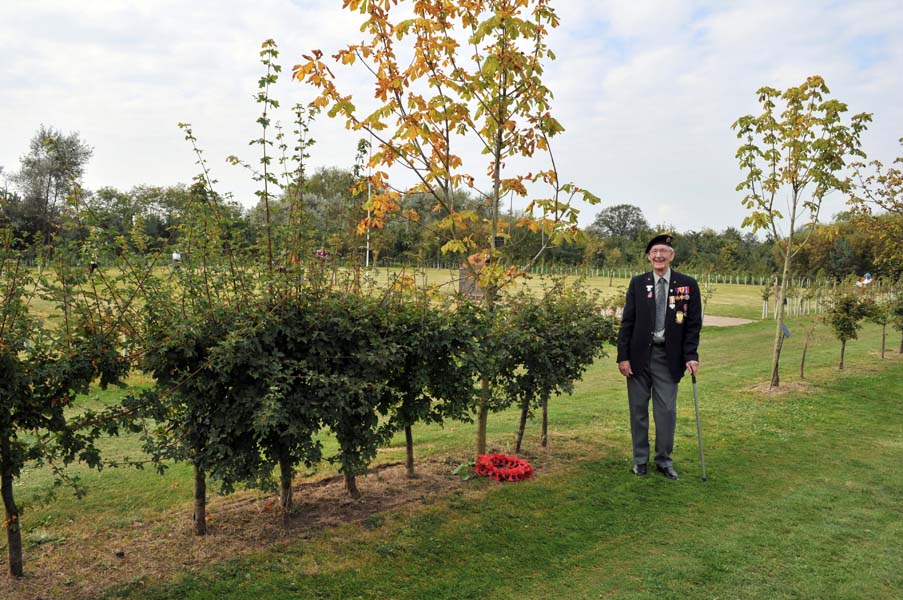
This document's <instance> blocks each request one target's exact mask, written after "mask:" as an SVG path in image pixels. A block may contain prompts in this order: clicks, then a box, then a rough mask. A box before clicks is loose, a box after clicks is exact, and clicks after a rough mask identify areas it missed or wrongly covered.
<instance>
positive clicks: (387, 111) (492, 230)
mask: <svg viewBox="0 0 903 600" xmlns="http://www.w3.org/2000/svg"><path fill="white" fill-rule="evenodd" d="M345 6H346V7H347V8H348V9H349V10H360V11H361V12H363V13H365V15H366V21H365V22H364V25H363V27H362V31H364V32H365V34H366V35H367V36H368V39H367V40H365V41H364V42H362V43H360V44H355V45H351V46H348V47H346V48H345V49H343V50H341V51H339V52H338V53H337V54H335V56H334V58H335V59H336V61H338V62H340V63H341V64H343V65H353V64H355V63H358V64H362V65H363V66H364V69H366V70H367V71H368V72H369V73H370V74H371V75H372V77H373V83H374V97H375V98H376V100H377V106H376V108H375V109H374V110H372V111H370V112H369V113H366V114H362V111H359V110H358V109H357V107H356V106H355V104H354V103H353V102H352V98H351V96H350V95H347V94H343V93H342V92H341V91H340V90H339V89H338V87H337V86H336V84H335V78H334V76H333V73H332V71H331V69H330V68H329V67H328V66H327V64H326V63H325V62H324V60H323V53H322V52H321V51H319V50H317V51H314V52H312V53H311V54H310V55H309V56H306V57H305V62H304V63H302V64H299V65H296V66H295V67H294V69H293V75H294V77H295V78H296V79H298V80H302V81H306V82H308V83H310V84H311V85H313V86H315V87H316V88H317V89H318V90H320V95H319V96H318V97H317V98H316V99H315V100H314V104H315V105H317V106H319V107H322V108H328V109H329V114H330V116H340V117H342V118H344V119H345V121H346V124H347V126H348V127H349V128H351V129H353V130H356V131H361V130H362V131H366V132H368V133H369V134H370V135H372V136H373V138H374V139H375V140H376V143H377V145H376V148H375V152H374V153H373V156H372V158H371V160H370V165H371V166H372V167H373V168H374V169H375V170H374V171H373V173H372V175H371V176H370V178H369V184H370V185H371V187H372V189H373V190H374V191H375V193H374V194H373V196H372V198H371V201H370V203H369V206H368V209H369V210H370V214H369V216H368V217H367V218H365V219H364V221H363V222H362V228H363V229H366V228H371V227H376V228H381V227H383V226H384V224H385V222H386V219H387V218H388V216H389V215H390V214H392V213H393V212H396V211H397V209H398V207H399V200H400V198H401V197H402V196H403V195H406V194H410V193H422V194H427V195H429V196H430V197H431V198H432V200H433V202H434V207H433V210H434V211H435V212H437V213H439V214H441V217H442V218H441V220H440V221H439V223H438V225H437V229H438V230H439V231H440V232H441V233H442V235H443V237H444V239H445V241H444V243H443V244H442V251H443V252H446V253H448V252H460V253H463V254H465V255H469V254H479V255H481V256H482V259H481V260H479V261H473V262H471V261H468V263H467V265H468V266H467V268H468V269H469V270H470V276H471V277H472V278H473V279H474V280H475V281H479V285H480V287H481V288H482V289H483V291H484V293H483V295H482V296H481V298H482V301H483V302H484V303H485V304H486V305H487V306H488V307H492V306H493V305H494V303H495V302H496V299H497V296H498V293H499V290H500V289H501V288H502V287H503V286H504V285H506V284H507V283H508V282H510V281H511V280H512V279H513V278H514V277H516V276H517V274H518V273H519V272H520V271H521V270H520V269H517V268H513V269H512V268H508V267H507V266H506V265H504V264H502V262H501V252H500V251H499V247H500V246H501V245H502V244H503V240H504V239H505V237H506V235H505V231H504V230H503V229H502V228H501V227H500V225H501V223H502V220H501V209H502V207H503V200H505V199H506V198H509V197H511V196H517V197H525V196H527V195H528V194H529V191H528V186H530V185H531V184H542V183H545V184H548V185H549V186H551V190H552V194H551V196H550V197H546V198H537V199H534V200H532V201H531V202H530V203H529V204H528V206H527V212H528V213H532V212H534V211H536V212H539V213H541V214H542V218H541V219H535V220H532V221H530V223H531V224H532V226H534V227H540V228H542V229H543V230H544V231H545V236H544V237H543V240H544V245H543V247H542V248H539V249H538V251H537V252H536V254H535V255H534V257H533V259H532V261H531V264H532V262H535V260H537V259H538V257H539V256H540V255H541V254H542V252H543V251H544V250H546V249H547V248H548V247H550V246H551V245H552V244H556V243H560V242H561V241H562V240H563V239H565V238H566V237H567V236H569V235H574V234H575V233H576V232H577V212H578V211H577V208H576V207H575V206H574V205H573V203H572V201H573V199H574V198H575V197H578V196H579V197H581V198H583V199H584V200H585V201H588V202H591V203H594V202H596V201H598V200H597V198H595V196H593V195H592V194H589V193H588V192H585V191H584V190H581V189H579V188H577V187H576V186H574V185H572V184H564V183H561V182H560V181H559V177H558V171H557V169H556V167H555V164H554V161H552V160H550V166H549V168H546V169H539V170H537V171H534V172H532V173H528V174H508V173H506V171H505V166H506V165H507V164H508V163H509V162H510V161H513V159H515V157H532V156H533V155H534V154H537V153H541V154H546V155H547V156H548V157H549V158H550V159H551V151H550V145H549V144H550V139H551V138H552V137H553V136H554V135H556V134H558V133H560V132H561V131H563V127H562V126H561V124H560V123H559V122H558V121H557V120H556V119H555V118H554V117H553V116H552V115H551V113H550V110H549V109H550V102H551V91H550V90H549V88H548V87H547V86H546V85H545V84H544V82H543V81H542V75H543V63H544V61H546V60H550V59H552V58H554V55H553V54H552V52H551V50H550V49H549V48H548V46H547V44H546V37H547V36H548V31H549V28H551V27H555V26H557V24H558V18H557V16H556V14H555V12H554V9H553V8H552V6H551V2H550V1H549V0H528V1H523V0H477V1H474V2H471V1H467V2H465V1H462V0H456V1H452V2H445V3H441V4H438V3H429V2H417V3H414V4H413V5H412V6H411V7H410V9H411V11H412V13H413V16H411V17H410V18H402V19H401V20H398V19H397V18H396V14H397V13H399V12H401V11H402V9H403V8H402V7H399V6H397V5H396V3H395V2H392V1H390V0H380V1H370V2H365V1H361V0H350V1H348V2H346V3H345ZM404 8H405V10H406V8H407V7H404ZM410 14H411V13H410V12H408V13H406V15H405V17H407V16H408V15H410ZM464 48H469V50H467V51H465V50H463V49H464ZM401 55H405V56H407V55H410V56H411V60H410V62H407V59H405V64H402V63H401V61H400V59H399V56H401ZM463 138H469V139H470V140H472V141H473V142H475V143H476V144H478V145H479V146H480V148H481V149H482V152H483V155H485V156H486V157H487V163H486V165H485V170H484V171H483V172H484V173H485V174H486V179H487V181H486V187H485V189H483V190H482V191H481V190H480V187H481V186H479V185H478V183H477V181H478V178H479V175H477V174H475V173H474V172H473V171H469V170H466V169H465V168H464V165H463V160H462V158H461V155H460V154H458V153H457V152H458V151H457V150H456V149H457V148H458V147H459V142H460V144H461V146H463V145H465V143H466V142H465V141H464V139H463ZM393 166H399V167H406V168H407V169H408V171H409V172H410V173H411V174H412V176H413V177H414V179H415V183H414V184H413V185H410V186H408V187H406V188H402V187H400V186H398V185H392V184H391V182H390V178H389V169H391V168H393ZM462 187H469V188H471V189H472V190H474V191H476V192H477V193H478V194H479V195H480V196H481V198H482V199H483V200H484V201H485V203H486V206H487V208H488V211H487V212H488V214H487V216H486V217H485V218H481V217H480V216H479V215H477V214H476V213H474V212H472V211H468V210H461V208H460V207H459V206H458V205H456V204H455V201H454V200H455V192H456V190H458V189H460V188H462ZM404 217H405V218H407V219H410V220H412V221H414V222H417V221H418V220H419V215H418V214H416V213H415V212H413V211H407V212H405V213H404ZM487 259H488V260H487ZM477 265H479V267H478V266H477ZM482 387H483V390H484V392H483V397H482V398H483V400H482V402H481V408H480V413H479V415H478V435H477V438H478V439H477V448H478V452H480V453H483V452H485V426H486V417H487V411H488V403H489V394H490V390H489V389H488V384H487V383H486V382H485V381H484V385H483V386H482Z"/></svg>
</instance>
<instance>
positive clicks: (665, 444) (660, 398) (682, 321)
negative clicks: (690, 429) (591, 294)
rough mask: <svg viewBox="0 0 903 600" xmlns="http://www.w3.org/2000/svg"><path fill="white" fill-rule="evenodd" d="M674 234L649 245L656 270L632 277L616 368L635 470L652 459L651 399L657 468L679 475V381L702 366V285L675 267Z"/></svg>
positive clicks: (644, 468) (667, 474)
mask: <svg viewBox="0 0 903 600" xmlns="http://www.w3.org/2000/svg"><path fill="white" fill-rule="evenodd" d="M672 241H673V238H672V236H671V235H668V234H663V235H657V236H655V237H654V238H652V239H651V240H649V243H648V244H646V258H647V259H648V260H649V262H650V263H651V264H652V271H649V272H648V273H644V274H642V275H637V276H636V277H634V278H633V279H631V280H630V286H629V287H628V288H627V301H626V303H625V304H624V314H623V316H622V317H621V330H620V332H619V333H618V370H619V371H620V372H621V375H623V376H624V377H626V378H627V401H628V404H629V405H630V434H631V439H632V441H633V468H632V469H631V471H632V472H633V473H634V474H635V475H640V476H642V475H645V474H646V472H647V469H648V464H649V398H650V396H651V398H652V415H653V417H654V419H655V457H654V460H655V468H656V470H657V471H658V472H659V473H661V474H663V475H664V476H665V477H667V478H668V479H677V478H678V475H677V471H676V470H675V469H674V463H673V461H672V459H671V452H672V451H673V450H674V429H675V427H676V425H677V385H678V383H680V380H681V378H682V377H683V375H684V372H685V371H686V370H689V371H690V374H692V375H695V374H696V372H697V371H698V370H699V354H698V353H697V346H698V345H699V332H700V330H701V329H702V303H701V299H700V297H699V284H697V283H696V280H695V279H693V278H692V277H689V276H687V275H684V274H682V273H678V272H677V271H674V270H672V269H671V263H672V262H673V261H674V248H673V247H672V245H671V244H672Z"/></svg>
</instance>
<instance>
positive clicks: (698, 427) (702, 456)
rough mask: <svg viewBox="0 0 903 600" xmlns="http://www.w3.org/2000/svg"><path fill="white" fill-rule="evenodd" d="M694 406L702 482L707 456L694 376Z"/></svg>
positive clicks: (704, 477)
mask: <svg viewBox="0 0 903 600" xmlns="http://www.w3.org/2000/svg"><path fill="white" fill-rule="evenodd" d="M692 377H693V404H695V405H696V434H697V435H698V436H699V464H700V465H702V480H703V481H705V480H706V476H705V454H703V451H702V423H701V422H700V421H699V391H698V390H697V389H696V375H693V376H692Z"/></svg>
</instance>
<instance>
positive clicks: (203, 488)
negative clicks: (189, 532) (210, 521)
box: [194, 465, 207, 535]
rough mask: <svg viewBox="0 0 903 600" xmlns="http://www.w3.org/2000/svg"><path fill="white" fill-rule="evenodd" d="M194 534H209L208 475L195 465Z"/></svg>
mask: <svg viewBox="0 0 903 600" xmlns="http://www.w3.org/2000/svg"><path fill="white" fill-rule="evenodd" d="M194 535H207V476H206V474H205V473H204V469H202V468H200V467H199V466H198V465H194Z"/></svg>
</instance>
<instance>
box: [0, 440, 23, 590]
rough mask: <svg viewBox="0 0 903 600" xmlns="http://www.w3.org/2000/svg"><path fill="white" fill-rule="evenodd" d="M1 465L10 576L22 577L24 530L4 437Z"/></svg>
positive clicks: (10, 456)
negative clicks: (20, 524) (14, 496)
mask: <svg viewBox="0 0 903 600" xmlns="http://www.w3.org/2000/svg"><path fill="white" fill-rule="evenodd" d="M0 451H2V452H0V465H2V470H3V473H2V485H0V491H2V495H3V507H4V508H5V509H6V544H7V547H8V550H9V574H10V575H12V576H13V577H22V576H23V575H24V574H25V572H24V570H23V568H22V529H21V528H20V527H19V508H18V507H17V506H16V501H15V499H14V498H13V471H12V447H11V444H10V440H9V438H8V437H6V436H4V437H3V441H2V444H0Z"/></svg>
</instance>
